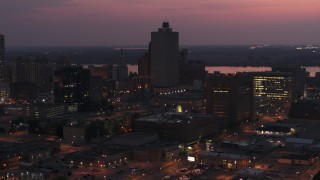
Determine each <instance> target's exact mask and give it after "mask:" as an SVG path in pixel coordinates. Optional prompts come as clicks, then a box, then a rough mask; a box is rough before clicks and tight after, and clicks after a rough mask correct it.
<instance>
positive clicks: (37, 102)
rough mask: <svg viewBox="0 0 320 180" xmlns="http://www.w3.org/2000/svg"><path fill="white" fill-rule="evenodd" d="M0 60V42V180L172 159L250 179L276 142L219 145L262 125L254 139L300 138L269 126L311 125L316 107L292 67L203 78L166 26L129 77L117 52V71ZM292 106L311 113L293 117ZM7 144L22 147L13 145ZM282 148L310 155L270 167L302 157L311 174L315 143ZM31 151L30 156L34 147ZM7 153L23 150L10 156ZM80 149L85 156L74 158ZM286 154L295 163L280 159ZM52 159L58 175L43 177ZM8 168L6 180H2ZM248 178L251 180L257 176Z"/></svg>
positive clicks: (306, 81) (308, 82)
mask: <svg viewBox="0 0 320 180" xmlns="http://www.w3.org/2000/svg"><path fill="white" fill-rule="evenodd" d="M4 52H5V51H4V36H3V35H0V82H1V84H0V102H1V115H0V117H1V120H0V130H1V132H2V133H3V134H1V138H0V141H1V142H3V145H1V146H4V147H5V148H1V150H0V162H1V163H0V172H1V173H0V177H1V178H3V179H6V178H7V179H9V177H10V176H12V175H13V176H19V177H21V178H23V177H25V178H29V179H32V178H31V174H32V173H31V172H33V174H32V176H36V177H38V178H40V179H41V178H42V179H45V178H48V177H49V176H54V174H55V171H62V170H65V169H70V168H71V170H68V171H70V173H71V174H72V172H73V171H72V168H74V169H82V168H83V169H90V172H91V171H92V172H96V171H97V172H98V171H104V170H105V169H108V168H111V169H114V168H117V167H118V166H124V165H126V164H128V163H130V162H141V163H145V162H152V163H164V162H177V161H180V160H181V159H184V160H185V163H198V165H199V164H201V165H203V163H205V164H206V165H208V166H209V165H210V166H211V167H212V168H213V167H215V168H217V169H225V168H226V169H234V170H240V171H239V172H238V173H237V174H238V175H239V176H240V175H241V176H245V175H244V174H246V175H248V173H249V171H248V170H247V171H246V170H244V169H245V168H247V167H252V166H253V165H254V164H255V163H256V162H258V160H259V158H263V157H264V156H265V155H266V154H267V153H270V152H273V151H274V150H275V149H276V148H277V147H278V146H279V145H281V146H282V145H283V143H279V142H281V141H282V142H284V139H281V140H280V139H279V140H278V139H277V140H270V139H267V140H266V142H257V141H259V140H257V139H258V138H256V139H253V140H252V138H251V139H250V138H248V137H246V142H247V143H244V142H240V141H238V140H234V139H233V140H230V141H229V140H228V141H227V140H225V139H224V138H226V139H227V138H229V137H230V136H234V135H235V134H238V133H240V130H243V131H244V129H241V128H243V127H247V126H248V127H249V128H248V129H250V126H251V125H252V124H255V123H257V124H258V123H259V122H260V121H263V122H264V121H267V122H268V120H270V119H271V120H272V122H271V123H265V124H263V125H262V126H261V127H255V126H254V130H253V133H254V134H255V135H263V136H264V135H272V136H276V137H281V138H286V137H287V136H294V135H296V134H297V133H298V132H299V133H300V132H302V130H301V128H300V127H299V124H298V123H284V124H278V123H275V121H274V120H283V121H284V120H286V119H288V118H290V117H294V118H303V119H317V118H319V117H320V111H318V107H319V106H317V105H314V104H311V105H310V102H309V101H310V100H312V101H319V99H320V98H319V97H320V95H319V94H320V93H319V92H320V91H319V89H320V86H319V84H318V83H317V82H319V81H320V80H319V79H320V78H319V76H316V77H315V78H310V77H308V74H307V72H306V70H305V69H304V68H301V67H300V66H296V65H290V66H274V67H272V70H271V71H268V72H250V73H248V72H241V73H234V74H221V73H220V72H215V73H213V74H209V73H208V72H206V70H205V63H204V62H202V61H199V60H190V59H189V58H188V57H189V50H188V49H187V48H183V49H180V46H179V33H178V32H174V31H173V29H172V28H171V27H170V25H169V23H168V22H163V24H162V27H160V28H158V30H157V31H154V32H151V41H150V43H149V47H148V50H147V52H145V53H144V54H142V55H141V57H140V58H139V59H138V60H137V63H138V73H129V72H128V67H127V64H126V55H125V50H123V49H120V50H119V52H118V53H119V55H118V59H117V62H118V63H117V64H104V65H99V66H97V65H88V66H87V67H84V66H82V65H79V64H72V63H71V62H69V61H68V60H66V59H64V58H62V57H58V58H56V59H54V60H53V61H52V60H49V59H48V57H33V56H28V57H17V58H15V59H13V60H6V59H5V54H4ZM301 106H308V107H309V106H310V108H306V109H303V110H301V108H300V107H301ZM293 109H299V110H298V111H297V110H293ZM310 109H312V110H310ZM239 129H240V130H239ZM11 134H12V135H11ZM2 135H3V136H2ZM15 136H17V137H18V138H19V139H21V140H22V141H24V142H25V143H22V144H23V145H21V144H19V143H20V142H19V141H18V140H17V138H16V137H15ZM231 139H232V138H231ZM235 139H236V138H235ZM248 141H251V143H248ZM271 141H272V142H271ZM274 141H275V142H274ZM286 141H287V142H288V144H290V143H291V144H290V145H291V146H295V145H297V144H298V145H299V144H303V143H307V145H306V147H308V148H309V149H310V151H311V149H312V152H313V154H310V153H305V152H303V153H300V152H299V153H300V154H299V153H298V150H297V151H294V152H288V151H289V150H288V149H286V150H287V151H286V152H281V153H280V155H281V158H278V161H279V163H283V162H288V161H290V162H299V161H300V162H301V161H302V160H303V158H305V157H307V159H305V161H303V162H304V163H306V164H308V163H309V165H311V164H313V161H314V157H315V156H314V155H315V154H316V153H318V149H316V148H314V145H315V144H316V143H314V141H312V143H309V140H305V139H302V140H301V139H286ZM300 141H302V143H301V142H300ZM35 143H37V144H39V148H34V147H33V146H34V144H35ZM15 146H17V147H18V148H20V149H24V150H23V151H21V152H20V151H14V150H13V149H14V147H15ZM66 147H68V148H69V149H68V148H66ZM80 147H85V148H83V149H81V150H79V151H78V150H76V151H75V150H74V148H80ZM218 147H219V148H218ZM66 149H68V150H66ZM289 149H290V148H289ZM299 150H301V149H299ZM69 151H70V152H69ZM68 152H69V153H68ZM290 153H298V155H299V157H298V156H295V157H292V156H290V158H289V155H290ZM52 157H55V158H58V159H59V163H61V164H63V167H61V168H57V169H54V170H52V168H51V170H50V169H49V168H48V169H46V168H45V167H47V166H49V164H50V163H48V164H47V162H48V161H49V160H50V159H51V158H52ZM294 158H296V159H294ZM297 158H300V159H297ZM187 159H188V161H187ZM60 160H61V162H60ZM182 161H183V160H182ZM44 164H45V165H44ZM298 164H299V163H298ZM191 165H195V164H191ZM191 165H190V166H191ZM12 168H13V169H15V170H14V171H10V172H11V173H10V174H7V173H5V172H6V171H9V169H12ZM195 169H197V168H195ZM198 169H199V168H198ZM160 170H161V168H160ZM74 171H77V170H74ZM183 171H184V170H182V172H183ZM199 171H200V172H201V171H202V170H199ZM251 171H253V173H257V174H256V175H258V176H260V175H261V173H262V171H260V170H254V169H252V170H250V172H251ZM26 172H28V175H26V174H25V173H26ZM151 172H153V171H151ZM197 172H198V170H197ZM197 172H195V173H194V175H197ZM29 173H30V174H29ZM153 173H154V172H153ZM153 173H150V174H153ZM40 174H41V175H40ZM117 174H118V176H120V175H119V174H121V171H118V172H117ZM249 174H250V173H249ZM144 175H145V174H144V173H143V175H142V174H141V176H144ZM132 176H137V177H139V176H138V174H135V175H132ZM253 176H254V175H253ZM254 177H255V176H254ZM261 177H263V175H261ZM100 178H101V177H100ZM13 179H14V178H13ZM98 179H99V178H98ZM104 179H106V177H104Z"/></svg>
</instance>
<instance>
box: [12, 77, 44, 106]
mask: <svg viewBox="0 0 320 180" xmlns="http://www.w3.org/2000/svg"><path fill="white" fill-rule="evenodd" d="M37 92H38V90H37V84H36V83H31V82H26V81H20V82H14V83H10V98H11V99H13V100H15V101H18V102H31V101H33V100H35V99H36V98H37V95H38V93H37Z"/></svg>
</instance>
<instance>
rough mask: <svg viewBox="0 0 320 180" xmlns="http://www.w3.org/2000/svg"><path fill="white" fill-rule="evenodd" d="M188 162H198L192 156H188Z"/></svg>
mask: <svg viewBox="0 0 320 180" xmlns="http://www.w3.org/2000/svg"><path fill="white" fill-rule="evenodd" d="M188 161H189V162H195V161H196V158H195V157H192V156H188Z"/></svg>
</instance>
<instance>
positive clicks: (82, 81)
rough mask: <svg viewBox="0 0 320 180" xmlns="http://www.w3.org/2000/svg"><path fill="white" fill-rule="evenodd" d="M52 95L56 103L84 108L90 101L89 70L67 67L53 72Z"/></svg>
mask: <svg viewBox="0 0 320 180" xmlns="http://www.w3.org/2000/svg"><path fill="white" fill-rule="evenodd" d="M54 76H55V78H54V97H55V102H57V103H66V104H68V105H70V106H69V107H75V108H80V109H84V108H86V107H87V106H88V105H89V101H90V71H89V70H87V69H83V68H82V67H68V68H62V69H61V70H58V71H55V73H54ZM69 110H70V109H69Z"/></svg>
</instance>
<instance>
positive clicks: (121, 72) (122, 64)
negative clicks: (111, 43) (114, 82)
mask: <svg viewBox="0 0 320 180" xmlns="http://www.w3.org/2000/svg"><path fill="white" fill-rule="evenodd" d="M118 78H119V81H123V80H126V79H128V66H127V64H126V57H125V55H124V52H123V50H122V48H121V50H120V56H119V64H118Z"/></svg>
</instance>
